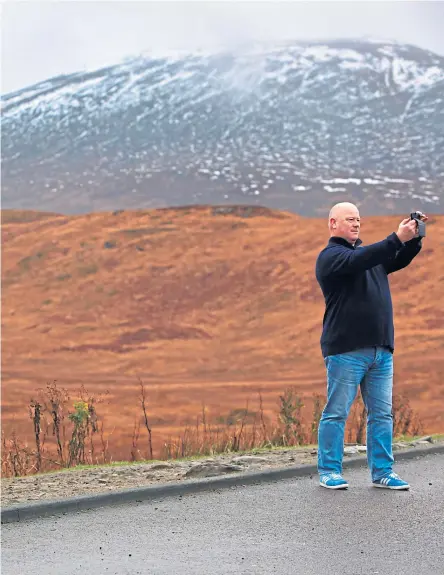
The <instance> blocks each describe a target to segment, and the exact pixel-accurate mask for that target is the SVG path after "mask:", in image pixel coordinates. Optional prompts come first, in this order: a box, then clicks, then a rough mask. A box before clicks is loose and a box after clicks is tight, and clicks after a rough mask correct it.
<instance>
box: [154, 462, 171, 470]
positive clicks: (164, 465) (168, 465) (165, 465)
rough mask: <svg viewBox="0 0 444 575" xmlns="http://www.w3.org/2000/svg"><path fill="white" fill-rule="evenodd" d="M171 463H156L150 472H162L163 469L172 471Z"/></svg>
mask: <svg viewBox="0 0 444 575" xmlns="http://www.w3.org/2000/svg"><path fill="white" fill-rule="evenodd" d="M172 467H173V466H172V465H171V463H155V464H154V465H152V466H151V467H150V471H161V470H162V469H171V468H172Z"/></svg>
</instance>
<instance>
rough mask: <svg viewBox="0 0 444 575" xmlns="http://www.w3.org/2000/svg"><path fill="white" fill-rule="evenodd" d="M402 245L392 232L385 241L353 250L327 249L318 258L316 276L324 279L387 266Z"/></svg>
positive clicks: (343, 247)
mask: <svg viewBox="0 0 444 575" xmlns="http://www.w3.org/2000/svg"><path fill="white" fill-rule="evenodd" d="M403 245H404V244H403V243H402V242H401V240H400V239H399V238H398V236H397V235H396V234H395V233H394V232H393V233H392V234H390V235H389V236H388V237H387V238H386V239H385V240H382V241H380V242H376V243H374V244H370V245H369V246H365V247H364V246H363V247H359V248H357V249H355V250H351V249H349V248H346V247H345V246H340V245H337V246H333V247H329V248H328V249H326V250H325V251H324V252H323V253H322V254H320V256H319V258H318V262H317V272H318V273H317V275H318V276H319V277H320V278H323V279H325V278H329V277H330V278H331V277H335V276H341V275H350V274H355V273H360V272H363V271H365V270H368V269H370V268H373V267H375V266H378V265H381V264H384V265H385V264H388V263H390V260H393V259H394V258H395V257H396V253H397V252H398V251H399V250H400V249H401V248H402V247H403Z"/></svg>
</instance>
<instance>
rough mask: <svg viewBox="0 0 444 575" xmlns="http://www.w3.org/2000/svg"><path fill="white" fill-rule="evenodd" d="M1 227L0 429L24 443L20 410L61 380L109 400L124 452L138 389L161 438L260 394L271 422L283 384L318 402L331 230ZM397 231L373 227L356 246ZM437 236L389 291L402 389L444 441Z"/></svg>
mask: <svg viewBox="0 0 444 575" xmlns="http://www.w3.org/2000/svg"><path fill="white" fill-rule="evenodd" d="M2 216H3V225H2V233H3V258H2V259H3V261H2V288H3V310H2V311H3V314H2V322H3V324H2V335H3V341H2V380H3V381H2V416H3V422H4V425H5V424H7V425H9V426H10V424H11V422H12V419H13V418H15V421H16V422H17V421H22V422H24V427H26V428H27V429H28V431H29V430H30V429H31V428H30V427H29V420H28V419H27V418H28V415H27V407H26V405H27V402H28V401H29V398H30V397H31V396H32V395H33V394H34V392H35V390H36V389H37V388H38V387H41V386H44V385H45V384H46V383H47V382H48V381H51V380H53V379H56V380H57V381H58V382H59V385H60V386H64V387H67V388H68V389H70V390H71V391H73V390H77V389H78V388H79V386H80V384H81V383H84V384H85V385H86V387H87V388H88V389H92V390H93V391H97V392H98V391H103V390H105V389H108V390H109V391H110V406H109V407H106V409H107V410H108V415H109V418H110V420H111V421H112V422H113V424H114V423H115V425H116V437H119V438H120V435H119V434H122V437H126V439H125V441H124V442H123V443H125V445H128V441H130V439H128V437H127V436H128V434H130V433H131V430H132V426H133V422H134V419H133V418H134V410H137V409H138V408H137V397H138V390H137V376H141V377H142V378H143V379H144V380H145V382H146V383H147V385H148V389H149V394H150V395H149V397H150V410H151V413H152V414H153V415H154V416H155V417H156V418H157V420H156V421H158V425H157V424H156V435H157V433H158V431H157V429H158V426H159V427H160V428H161V429H163V430H164V432H165V434H166V433H167V432H168V433H173V432H175V427H174V426H175V425H179V424H180V423H181V422H182V421H183V420H184V419H185V418H191V421H192V418H193V417H194V416H195V415H196V413H197V412H198V411H200V409H201V405H202V403H203V402H204V403H206V404H207V405H208V406H209V407H211V410H212V413H216V414H217V413H218V412H223V413H228V412H229V411H230V410H232V409H235V408H243V407H244V406H245V401H246V400H247V399H248V398H250V400H251V401H252V402H254V401H255V397H256V392H257V390H258V389H262V391H263V396H264V402H265V408H266V410H268V411H269V412H270V413H272V412H274V411H275V406H276V401H277V394H278V393H281V392H282V390H283V389H284V387H285V386H286V385H289V384H295V385H296V386H297V387H298V389H299V390H300V392H301V393H302V394H303V395H304V396H306V397H311V394H312V393H313V392H322V393H323V392H324V390H325V373H324V364H323V361H322V357H321V353H320V347H319V338H320V334H321V325H322V315H323V310H324V304H323V300H322V295H321V292H320V289H319V287H318V286H317V284H316V280H315V278H314V262H315V259H316V255H317V253H318V252H319V250H320V249H321V248H322V247H323V245H325V243H326V241H327V233H326V232H327V230H326V225H325V221H324V220H319V219H306V218H302V217H300V216H296V215H293V214H290V213H284V212H276V211H270V210H268V209H266V208H252V207H229V208H227V207H195V208H188V207H187V208H183V209H166V210H151V211H143V210H140V211H135V212H126V211H125V212H115V213H101V214H87V215H81V216H68V217H67V216H57V215H53V214H38V219H36V220H35V221H31V220H32V214H29V213H23V214H21V213H14V212H13V213H12V214H11V213H10V212H3V214H2ZM21 220H22V222H23V223H21ZM398 220H399V218H396V217H386V218H382V217H381V218H369V219H364V220H363V226H362V238H363V241H364V242H365V243H370V242H374V241H377V240H380V239H381V238H383V237H385V236H386V235H388V234H389V233H391V232H392V231H393V230H395V229H396V227H397V225H398V223H399V222H398ZM443 235H444V217H443V216H432V218H431V220H430V225H429V229H428V237H427V239H426V240H425V241H424V248H423V250H422V252H421V254H420V255H419V256H418V257H417V258H416V260H415V261H414V263H413V264H412V265H411V266H410V267H409V268H407V269H405V270H402V271H400V272H398V273H396V274H394V275H393V277H392V278H391V280H390V281H391V285H392V293H393V300H394V310H395V332H396V340H395V341H396V351H395V354H396V355H395V361H396V363H395V378H396V383H395V390H396V392H397V393H406V394H407V395H408V397H409V398H410V399H411V402H412V406H413V407H414V409H415V410H416V411H418V412H419V414H420V415H421V417H422V419H423V421H424V424H425V427H426V431H430V432H432V431H436V432H438V431H442V429H443V426H444V419H443V412H442V394H443V392H444V387H443V386H444V380H443V378H442V374H443V373H444V354H443V351H444V306H443V299H442V285H443V282H444V270H443V267H442V265H440V264H441V262H443V261H444V243H443V241H442V238H443ZM117 406H118V407H117ZM101 409H102V407H101ZM103 409H105V408H103ZM20 414H22V420H20V417H21V416H20Z"/></svg>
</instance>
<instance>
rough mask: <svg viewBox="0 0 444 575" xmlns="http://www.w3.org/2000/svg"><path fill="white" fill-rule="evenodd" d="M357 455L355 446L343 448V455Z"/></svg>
mask: <svg viewBox="0 0 444 575" xmlns="http://www.w3.org/2000/svg"><path fill="white" fill-rule="evenodd" d="M357 453H359V451H358V446H357V445H346V446H345V447H344V455H356V454H357Z"/></svg>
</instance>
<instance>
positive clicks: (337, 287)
mask: <svg viewBox="0 0 444 575" xmlns="http://www.w3.org/2000/svg"><path fill="white" fill-rule="evenodd" d="M422 219H423V221H426V220H427V217H426V216H423V218H422ZM328 226H329V230H330V236H331V237H330V241H329V242H328V245H327V246H326V247H325V248H324V249H323V250H322V251H321V252H320V254H319V256H318V258H317V261H316V279H317V280H318V282H319V285H320V286H321V289H322V293H323V294H324V298H325V304H326V309H325V314H324V319H323V331H322V336H321V350H322V355H323V357H324V362H325V366H326V370H327V403H326V405H325V407H324V410H323V412H322V417H321V420H320V422H319V432H318V440H319V441H318V442H319V450H318V472H319V476H320V485H322V486H323V487H326V488H328V489H346V488H347V487H348V483H347V481H346V480H345V479H344V478H343V477H342V475H341V474H342V458H343V451H344V430H345V423H346V420H347V417H348V415H349V412H350V408H351V405H352V403H353V401H354V399H355V397H356V395H357V391H358V387H359V386H360V387H361V394H362V398H363V401H364V404H365V406H366V409H367V460H368V465H369V468H370V472H371V479H372V482H373V485H374V486H375V487H385V488H388V489H408V488H409V485H408V483H406V482H405V481H403V480H402V479H400V478H399V477H398V475H397V474H396V473H394V472H393V470H392V466H393V463H394V459H393V455H392V439H393V419H392V387H393V351H394V327H393V308H392V300H391V295H390V286H389V282H388V277H387V276H388V274H390V273H393V272H395V271H397V270H400V269H402V268H405V267H406V266H408V265H409V264H410V262H411V261H412V260H413V258H414V257H415V256H416V255H417V254H418V253H419V252H420V250H421V239H422V238H420V237H418V232H417V224H416V222H415V220H411V219H410V218H407V219H405V220H403V221H402V222H401V223H400V225H399V228H398V231H397V232H396V233H392V234H390V235H389V236H388V237H387V238H386V239H384V240H382V241H380V242H376V243H374V244H371V245H369V246H366V247H364V246H362V245H361V244H362V242H361V240H360V239H359V230H360V217H359V211H358V208H357V207H356V206H355V205H353V204H350V203H348V202H344V203H340V204H336V205H335V206H334V207H333V208H332V209H331V211H330V214H329V220H328Z"/></svg>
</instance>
